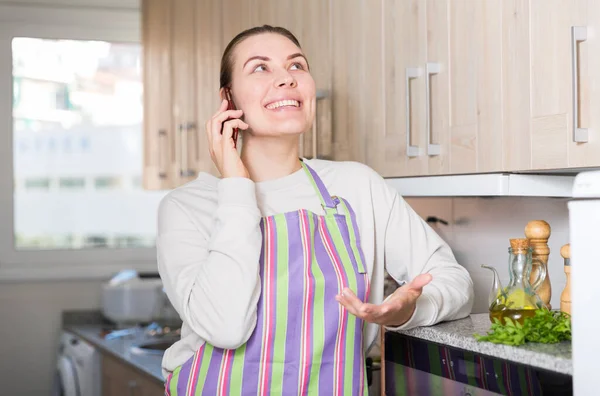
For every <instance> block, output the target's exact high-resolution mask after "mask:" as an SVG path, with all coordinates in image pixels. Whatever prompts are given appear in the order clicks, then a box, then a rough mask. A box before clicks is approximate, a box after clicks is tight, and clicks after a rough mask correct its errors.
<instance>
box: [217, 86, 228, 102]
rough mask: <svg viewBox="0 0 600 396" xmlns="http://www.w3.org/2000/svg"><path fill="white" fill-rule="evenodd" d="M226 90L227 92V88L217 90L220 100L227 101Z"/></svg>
mask: <svg viewBox="0 0 600 396" xmlns="http://www.w3.org/2000/svg"><path fill="white" fill-rule="evenodd" d="M228 90H229V88H221V89H220V90H219V95H220V96H221V100H225V99H227V100H229V99H228V96H227V91H228Z"/></svg>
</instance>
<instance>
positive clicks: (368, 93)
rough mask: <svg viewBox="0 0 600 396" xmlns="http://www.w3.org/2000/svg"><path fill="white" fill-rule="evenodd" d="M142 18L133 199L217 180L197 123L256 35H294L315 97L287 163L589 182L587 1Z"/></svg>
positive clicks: (262, 3)
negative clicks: (140, 124) (138, 183)
mask: <svg viewBox="0 0 600 396" xmlns="http://www.w3.org/2000/svg"><path fill="white" fill-rule="evenodd" d="M142 11H143V34H142V36H143V42H144V82H145V97H144V101H145V102H144V103H145V108H146V114H145V119H144V124H145V125H144V133H145V139H144V142H145V163H144V167H145V168H144V185H145V186H146V188H151V189H157V188H173V187H176V186H178V185H181V184H183V183H185V182H187V181H189V180H191V179H193V178H194V177H195V176H196V175H197V173H198V172H201V171H208V172H211V173H213V174H217V172H216V169H215V168H214V165H213V164H212V160H211V159H210V155H209V154H208V148H207V146H206V144H207V142H206V138H205V137H204V123H205V122H206V120H207V119H209V117H211V116H212V114H213V113H214V111H215V109H216V108H217V106H218V102H219V100H218V90H219V67H220V57H221V54H222V51H223V49H224V46H225V45H226V44H227V43H228V42H229V41H230V40H231V39H232V38H233V37H234V35H236V34H237V33H239V32H240V31H242V30H243V29H246V28H249V27H252V26H258V25H262V24H265V23H267V24H271V25H275V26H284V27H287V28H289V29H290V30H291V31H292V32H293V33H294V34H296V35H297V37H298V39H299V40H300V42H301V44H302V46H303V49H304V50H305V51H306V53H307V55H308V59H309V61H310V63H311V72H312V74H313V76H314V78H315V81H316V85H317V89H318V90H319V92H320V93H323V95H322V96H323V97H322V98H321V99H319V100H318V101H317V117H316V121H315V125H314V127H313V128H312V130H310V131H309V132H308V133H306V134H305V135H304V136H303V137H301V140H300V153H299V154H300V155H302V156H305V157H308V158H311V157H315V156H316V157H318V158H324V159H333V160H341V161H344V160H350V161H358V162H363V163H365V164H367V165H369V166H371V167H372V168H374V169H375V170H376V171H378V172H379V173H380V174H382V175H383V176H387V177H401V176H427V175H449V174H473V173H487V172H505V171H532V170H544V169H567V168H578V167H591V166H600V133H599V132H598V130H600V127H599V125H600V113H598V112H595V111H592V109H595V108H598V107H600V40H598V38H597V36H598V34H597V32H598V31H600V5H599V4H598V2H597V1H595V0H572V1H569V2H566V1H564V0H484V1H477V2H473V1H471V0H452V1H450V0H404V1H399V0H372V1H364V0H331V1H327V2H323V1H317V0H307V1H302V2H295V1H291V0H282V1H276V0H253V1H244V2H237V1H235V0H224V1H222V2H220V1H217V0H197V1H194V0H174V1H172V2H164V1H160V0H143V2H142ZM578 26H579V27H582V28H579V29H573V27H578ZM573 32H574V34H575V36H573V35H572V34H573ZM585 137H587V141H585V142H584V140H586V139H584V138H585ZM242 145H243V138H242Z"/></svg>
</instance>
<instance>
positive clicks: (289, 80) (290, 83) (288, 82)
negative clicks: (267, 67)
mask: <svg viewBox="0 0 600 396" xmlns="http://www.w3.org/2000/svg"><path fill="white" fill-rule="evenodd" d="M276 85H277V86H278V87H290V88H293V87H295V86H296V85H297V82H296V79H295V78H294V76H292V75H291V74H290V73H287V72H285V73H282V74H281V75H280V76H279V77H278V78H277V80H276Z"/></svg>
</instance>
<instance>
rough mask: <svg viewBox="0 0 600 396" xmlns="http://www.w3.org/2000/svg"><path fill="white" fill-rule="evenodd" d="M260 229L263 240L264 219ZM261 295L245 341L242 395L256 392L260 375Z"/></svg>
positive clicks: (262, 273) (262, 277)
mask: <svg viewBox="0 0 600 396" xmlns="http://www.w3.org/2000/svg"><path fill="white" fill-rule="evenodd" d="M260 230H261V232H262V235H263V241H264V240H265V224H264V219H263V220H262V221H261V223H260ZM264 262H265V246H264V243H263V247H262V250H261V252H260V263H261V265H260V279H261V280H262V283H263V286H264V275H265V266H264ZM263 295H264V293H262V292H261V294H260V298H259V299H258V312H257V318H256V328H255V329H254V332H253V333H252V335H251V336H250V339H249V340H248V342H247V343H246V352H245V353H244V375H243V378H242V395H252V394H257V393H258V378H259V376H260V352H261V346H262V345H261V344H262V336H263V330H264V325H263V317H264V313H263V309H262V306H263Z"/></svg>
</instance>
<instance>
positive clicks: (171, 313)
mask: <svg viewBox="0 0 600 396" xmlns="http://www.w3.org/2000/svg"><path fill="white" fill-rule="evenodd" d="M102 314H103V315H104V316H105V317H106V318H107V319H109V320H111V321H113V322H115V323H117V324H118V325H121V326H129V325H133V324H140V323H150V322H153V321H159V322H172V321H177V320H178V319H179V316H178V315H177V312H176V311H175V310H174V308H173V306H172V305H171V303H170V302H169V299H168V298H167V295H166V294H165V292H164V290H163V284H162V280H161V279H160V276H159V275H158V273H139V272H137V271H135V270H124V271H121V272H119V273H118V274H117V275H115V276H114V277H113V278H112V279H111V280H110V281H108V282H107V283H105V284H104V285H103V286H102Z"/></svg>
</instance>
